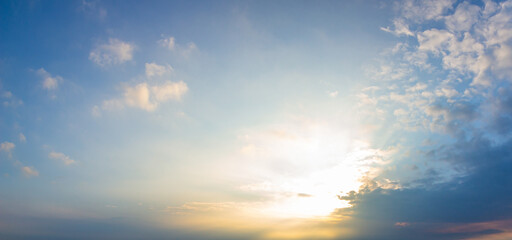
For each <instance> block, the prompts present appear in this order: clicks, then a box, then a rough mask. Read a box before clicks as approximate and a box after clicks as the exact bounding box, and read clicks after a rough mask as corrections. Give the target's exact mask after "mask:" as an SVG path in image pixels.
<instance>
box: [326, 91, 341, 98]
mask: <svg viewBox="0 0 512 240" xmlns="http://www.w3.org/2000/svg"><path fill="white" fill-rule="evenodd" d="M338 93H339V92H338V91H332V92H328V94H329V97H332V98H335V97H337V96H338Z"/></svg>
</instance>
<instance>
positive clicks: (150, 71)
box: [146, 62, 173, 78]
mask: <svg viewBox="0 0 512 240" xmlns="http://www.w3.org/2000/svg"><path fill="white" fill-rule="evenodd" d="M172 71H173V69H172V67H171V66H170V65H166V66H163V65H158V64H156V63H154V62H153V63H146V77H148V78H152V77H159V76H162V75H165V74H169V73H171V72H172Z"/></svg>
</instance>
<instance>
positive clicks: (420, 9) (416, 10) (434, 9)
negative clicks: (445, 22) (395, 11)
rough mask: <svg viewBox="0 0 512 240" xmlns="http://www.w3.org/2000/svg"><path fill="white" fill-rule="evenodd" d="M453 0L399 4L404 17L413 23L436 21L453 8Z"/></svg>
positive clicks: (408, 0) (416, 1)
mask: <svg viewBox="0 0 512 240" xmlns="http://www.w3.org/2000/svg"><path fill="white" fill-rule="evenodd" d="M454 3H455V0H430V1H421V0H407V1H403V2H399V3H398V4H400V8H401V9H402V12H403V15H404V17H406V18H407V19H410V20H412V21H415V22H422V21H424V20H438V19H440V18H441V17H442V15H443V14H444V13H445V12H446V11H447V10H449V9H451V8H452V7H453V4H454Z"/></svg>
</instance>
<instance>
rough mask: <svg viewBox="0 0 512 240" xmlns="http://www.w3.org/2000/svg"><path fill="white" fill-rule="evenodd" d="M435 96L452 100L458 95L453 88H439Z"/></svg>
mask: <svg viewBox="0 0 512 240" xmlns="http://www.w3.org/2000/svg"><path fill="white" fill-rule="evenodd" d="M436 95H437V96H438V97H447V98H453V97H455V96H457V95H459V92H457V90H455V89H453V88H441V89H437V90H436Z"/></svg>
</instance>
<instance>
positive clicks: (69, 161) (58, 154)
mask: <svg viewBox="0 0 512 240" xmlns="http://www.w3.org/2000/svg"><path fill="white" fill-rule="evenodd" d="M48 157H49V158H51V159H55V160H59V161H61V162H62V163H64V165H71V164H74V163H76V161H75V160H73V159H71V158H70V157H69V156H67V155H65V154H64V153H61V152H53V151H52V152H50V153H49V154H48Z"/></svg>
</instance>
